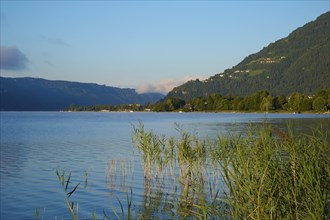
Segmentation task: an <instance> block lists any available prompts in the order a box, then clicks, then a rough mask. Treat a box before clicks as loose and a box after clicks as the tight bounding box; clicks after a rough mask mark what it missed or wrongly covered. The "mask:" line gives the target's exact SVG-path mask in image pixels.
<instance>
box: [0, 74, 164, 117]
mask: <svg viewBox="0 0 330 220" xmlns="http://www.w3.org/2000/svg"><path fill="white" fill-rule="evenodd" d="M0 83H1V89H0V96H1V97H0V100H1V105H0V110H1V111H58V110H62V109H65V108H68V107H69V106H70V105H71V104H75V105H80V106H88V105H97V104H111V105H119V104H129V103H138V104H145V103H149V102H150V103H154V102H156V101H158V100H159V99H161V98H163V97H164V96H163V95H162V94H158V93H146V94H138V93H136V91H135V90H134V89H120V88H115V87H109V86H105V85H98V84H94V83H78V82H67V81H51V80H45V79H37V78H4V77H0Z"/></svg>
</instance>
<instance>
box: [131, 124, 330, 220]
mask: <svg viewBox="0 0 330 220" xmlns="http://www.w3.org/2000/svg"><path fill="white" fill-rule="evenodd" d="M179 133H180V138H179V139H177V140H175V139H174V138H173V137H171V138H169V139H166V138H165V137H164V136H161V138H160V137H159V136H157V135H156V134H154V133H152V132H151V131H148V132H147V131H145V130H144V126H143V124H141V123H140V125H139V127H138V128H134V132H133V137H134V138H133V140H134V143H135V147H136V148H137V149H138V150H139V152H140V153H141V157H142V160H143V161H144V169H145V175H146V176H145V177H146V178H148V179H151V178H152V171H151V169H152V167H155V166H156V167H159V166H160V167H161V168H162V169H164V168H166V167H168V166H172V167H173V164H176V163H177V165H178V166H177V167H178V169H179V170H180V172H179V181H180V184H181V186H182V189H181V195H180V204H179V205H178V207H179V209H178V212H179V213H181V214H182V213H184V215H183V217H187V216H194V217H196V218H205V219H207V218H215V217H219V216H222V217H226V218H232V219H246V218H247V219H283V218H285V219H306V218H308V219H322V218H328V217H330V215H329V208H330V205H329V202H330V190H329V189H330V184H329V183H330V178H329V176H330V172H329V170H330V168H329V167H330V145H329V131H328V130H327V131H324V130H323V131H322V132H317V131H313V133H312V134H311V135H298V136H295V135H293V129H292V128H289V129H288V131H281V130H276V129H274V128H272V127H271V126H269V125H264V126H263V127H261V128H257V129H256V128H255V127H251V129H250V130H249V131H248V132H247V133H246V134H244V136H243V135H235V134H232V135H229V136H219V137H218V138H217V139H216V140H211V139H208V138H198V137H196V135H191V134H189V133H187V132H185V131H182V130H181V129H179ZM155 140H157V141H156V142H155ZM155 143H157V144H155ZM158 144H159V145H160V146H161V147H158V146H159V145H158ZM149 152H154V154H153V155H152V154H150V153H149ZM156 158H157V159H156ZM159 163H160V164H159ZM210 165H212V166H213V169H215V170H217V171H218V172H219V173H220V175H221V177H222V181H223V182H224V184H225V187H223V188H216V186H215V188H212V187H210V192H212V191H213V192H217V194H216V198H214V199H212V193H210V194H211V196H210V197H208V199H200V198H197V197H196V196H195V195H196V194H198V193H199V192H202V194H203V193H205V192H203V190H204V191H205V182H206V181H205V180H206V179H207V175H206V174H207V172H206V170H207V169H208V167H209V166H210ZM220 206H221V207H220ZM220 209H221V213H219V210H220Z"/></svg>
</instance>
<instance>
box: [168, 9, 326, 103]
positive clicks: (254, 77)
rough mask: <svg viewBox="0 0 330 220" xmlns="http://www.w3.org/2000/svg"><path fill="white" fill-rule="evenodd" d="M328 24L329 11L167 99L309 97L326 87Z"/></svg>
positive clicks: (186, 86)
mask: <svg viewBox="0 0 330 220" xmlns="http://www.w3.org/2000/svg"><path fill="white" fill-rule="evenodd" d="M329 21H330V12H327V13H325V14H322V15H321V16H319V17H318V18H317V19H316V20H315V21H312V22H310V23H307V24H306V25H304V26H303V27H301V28H298V29H296V30H295V31H293V32H292V33H291V34H290V35H289V36H287V37H285V38H283V39H280V40H278V41H276V42H274V43H271V44H269V45H268V46H267V47H264V48H263V49H262V50H260V51H259V52H257V53H255V54H251V55H249V56H247V57H246V58H245V59H244V60H243V61H242V62H240V63H239V64H237V65H236V66H234V67H232V68H230V69H227V70H225V71H224V72H223V73H219V74H216V75H214V76H212V77H210V78H209V79H207V80H205V81H200V80H198V79H197V80H195V81H189V82H187V83H185V84H183V85H181V86H179V87H177V88H174V89H173V90H172V91H171V92H170V93H169V94H168V96H169V97H176V98H180V99H182V100H185V101H188V100H191V99H193V98H194V97H198V96H201V97H203V98H206V97H208V96H210V95H211V94H223V95H230V96H236V95H238V96H246V95H251V94H253V93H255V92H257V91H260V90H268V91H269V92H270V93H271V94H274V95H276V96H277V95H280V94H284V95H285V96H288V95H289V94H292V93H293V92H299V93H303V94H307V95H310V94H313V93H315V92H316V91H317V90H320V89H326V88H329V83H330V74H329V73H330V69H329V66H330V53H329V48H330V28H329V25H330V24H329V23H330V22H329Z"/></svg>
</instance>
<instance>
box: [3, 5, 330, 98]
mask: <svg viewBox="0 0 330 220" xmlns="http://www.w3.org/2000/svg"><path fill="white" fill-rule="evenodd" d="M0 6H1V7H0V19H1V20H0V22H1V23H0V24H1V33H0V36H1V38H0V40H1V43H0V44H1V50H0V61H1V62H0V71H1V74H0V75H1V76H4V77H27V76H28V77H37V78H44V79H50V80H67V81H77V82H88V83H97V84H101V85H108V86H114V87H120V88H135V89H136V90H137V91H138V92H140V93H143V92H162V93H167V92H168V91H170V90H171V89H172V88H173V87H175V86H178V85H180V84H182V83H184V82H185V81H187V80H192V79H196V78H199V79H200V80H203V79H206V78H208V77H210V76H213V75H215V74H217V73H221V72H223V71H224V70H225V69H228V68H231V67H232V66H235V65H236V64H238V63H239V62H240V61H242V59H244V58H245V57H246V56H248V55H249V54H251V53H256V52H258V51H260V50H261V49H262V48H263V47H265V46H267V45H269V44H270V43H272V42H274V41H276V40H279V39H281V38H284V37H286V36H287V35H288V34H290V33H291V32H292V31H293V30H295V29H296V28H298V27H301V26H303V25H304V24H306V23H307V22H310V21H313V20H315V19H316V18H317V17H318V16H320V15H321V14H323V13H325V12H327V11H329V10H330V1H329V0H313V1H308V0H303V1H298V0H295V1H280V0H279V1H247V0H245V1H236V0H234V1H28V0H25V1H17V0H11V1H6V0H1V1H0Z"/></svg>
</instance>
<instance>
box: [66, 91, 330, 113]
mask: <svg viewBox="0 0 330 220" xmlns="http://www.w3.org/2000/svg"><path fill="white" fill-rule="evenodd" d="M66 110H67V111H155V112H172V111H184V112H194V111H246V112H251V111H265V112H269V111H289V112H297V113H299V112H306V111H315V112H326V111H329V110H330V89H326V90H320V91H318V92H317V93H316V94H314V95H311V96H307V95H304V94H302V93H298V92H294V93H292V94H291V95H289V96H284V95H280V96H275V97H273V96H272V95H271V94H270V93H269V92H268V91H267V90H261V91H259V92H256V93H253V94H252V95H250V96H246V97H240V96H229V95H227V96H222V95H220V94H212V95H210V96H208V97H207V98H203V97H195V98H193V99H190V100H189V101H187V102H186V101H184V100H183V99H179V98H177V97H171V96H167V97H166V98H164V99H162V100H160V101H158V102H157V103H155V104H147V105H140V104H124V105H93V106H76V105H74V104H71V105H70V107H69V108H68V109H66Z"/></svg>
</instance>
